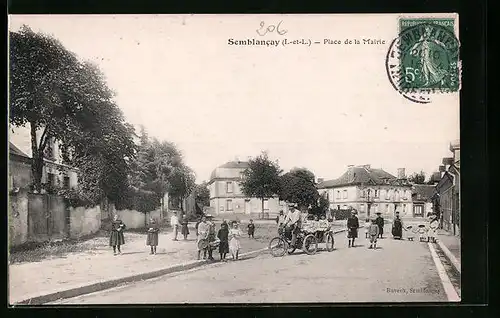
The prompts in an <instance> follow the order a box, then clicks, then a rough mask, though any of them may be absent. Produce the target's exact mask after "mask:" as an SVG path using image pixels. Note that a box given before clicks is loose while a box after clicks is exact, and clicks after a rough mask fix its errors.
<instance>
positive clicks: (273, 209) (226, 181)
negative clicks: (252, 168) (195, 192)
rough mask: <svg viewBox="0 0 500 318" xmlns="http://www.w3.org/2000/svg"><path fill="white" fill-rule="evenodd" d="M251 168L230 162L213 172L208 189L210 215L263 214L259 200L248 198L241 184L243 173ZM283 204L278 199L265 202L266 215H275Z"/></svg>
mask: <svg viewBox="0 0 500 318" xmlns="http://www.w3.org/2000/svg"><path fill="white" fill-rule="evenodd" d="M248 167H249V165H248V162H245V161H237V160H236V161H230V162H227V163H225V164H223V165H221V166H219V167H217V168H215V170H214V171H213V172H212V174H211V176H210V181H209V182H208V187H209V189H210V213H213V214H215V215H220V214H241V215H251V214H260V213H261V212H262V201H261V200H260V199H259V198H254V197H247V196H245V195H244V194H243V192H242V191H241V187H240V185H239V182H240V181H241V180H242V179H243V172H244V171H245V169H247V168H248ZM282 206H283V203H282V202H280V201H279V199H278V198H270V199H266V200H265V201H264V213H265V215H274V214H276V213H278V212H279V210H280V209H282Z"/></svg>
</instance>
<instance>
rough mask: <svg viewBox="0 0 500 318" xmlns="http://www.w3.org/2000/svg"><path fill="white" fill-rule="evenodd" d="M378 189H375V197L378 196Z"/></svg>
mask: <svg viewBox="0 0 500 318" xmlns="http://www.w3.org/2000/svg"><path fill="white" fill-rule="evenodd" d="M378 194H379V193H378V190H375V197H376V198H378Z"/></svg>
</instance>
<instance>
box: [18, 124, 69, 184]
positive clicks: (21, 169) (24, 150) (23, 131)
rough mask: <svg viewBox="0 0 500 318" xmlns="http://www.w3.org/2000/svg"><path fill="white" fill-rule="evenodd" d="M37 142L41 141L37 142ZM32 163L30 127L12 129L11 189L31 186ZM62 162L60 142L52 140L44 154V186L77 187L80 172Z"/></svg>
mask: <svg viewBox="0 0 500 318" xmlns="http://www.w3.org/2000/svg"><path fill="white" fill-rule="evenodd" d="M37 135H40V134H37ZM38 137H39V136H38ZM37 142H40V141H39V140H37ZM31 161H32V159H31V136H30V130H29V127H20V128H15V129H12V128H11V130H10V131H9V186H10V188H11V189H14V188H25V187H28V186H29V185H30V184H31V182H32V171H31ZM62 161H63V160H62V154H61V152H60V150H59V144H58V142H57V141H55V140H50V141H49V142H48V145H47V147H46V149H45V153H44V166H43V170H42V184H44V185H51V186H56V187H62V188H74V187H76V186H77V184H78V170H77V169H76V168H74V167H71V166H68V165H66V164H63V163H62Z"/></svg>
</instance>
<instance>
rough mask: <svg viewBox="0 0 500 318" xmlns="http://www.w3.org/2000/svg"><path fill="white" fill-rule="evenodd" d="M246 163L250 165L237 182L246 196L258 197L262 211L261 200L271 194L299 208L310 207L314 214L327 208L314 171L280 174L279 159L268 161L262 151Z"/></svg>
mask: <svg viewBox="0 0 500 318" xmlns="http://www.w3.org/2000/svg"><path fill="white" fill-rule="evenodd" d="M248 163H249V167H248V168H247V169H246V170H245V171H244V172H243V180H242V181H241V182H240V185H241V188H242V191H243V193H244V194H245V195H246V196H249V197H256V198H259V199H261V201H262V213H264V200H265V199H268V198H272V197H279V199H280V200H282V201H285V202H288V203H295V204H297V205H298V207H299V208H300V209H304V208H310V209H312V212H313V213H315V214H322V213H325V212H326V211H327V210H328V208H329V202H328V199H327V198H326V197H324V196H320V194H319V193H318V190H317V188H316V183H315V176H314V173H312V172H311V171H309V170H308V169H306V168H294V169H292V170H290V171H289V172H286V173H283V170H282V169H281V168H280V166H279V164H278V162H277V161H272V160H270V159H269V157H268V154H267V153H265V152H263V153H262V154H261V155H259V156H257V157H255V158H252V159H250V160H249V162H248Z"/></svg>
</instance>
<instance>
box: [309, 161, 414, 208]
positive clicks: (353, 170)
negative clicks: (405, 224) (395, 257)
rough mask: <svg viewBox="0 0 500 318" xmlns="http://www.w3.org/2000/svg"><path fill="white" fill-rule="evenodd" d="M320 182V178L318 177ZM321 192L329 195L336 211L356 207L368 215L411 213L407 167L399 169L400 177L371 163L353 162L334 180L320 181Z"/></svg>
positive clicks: (319, 188)
mask: <svg viewBox="0 0 500 318" xmlns="http://www.w3.org/2000/svg"><path fill="white" fill-rule="evenodd" d="M318 181H320V180H318ZM317 187H318V191H319V193H320V194H322V195H326V196H327V198H328V201H329V202H330V208H331V209H334V210H340V209H348V208H353V209H355V210H357V211H358V213H359V217H361V218H364V217H369V216H371V215H374V214H375V213H377V212H380V213H382V215H383V216H388V217H393V216H394V213H395V212H396V211H397V212H399V213H400V215H401V216H411V215H412V213H413V208H412V195H411V191H412V185H411V184H410V183H409V182H408V180H407V178H406V176H405V169H404V168H400V169H398V177H395V176H393V175H392V174H390V173H388V172H386V171H384V170H382V169H372V168H371V166H370V165H362V166H354V165H350V166H348V168H347V171H346V172H345V173H344V174H343V175H342V176H340V177H339V178H338V179H335V180H327V181H321V182H318V186H317Z"/></svg>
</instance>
